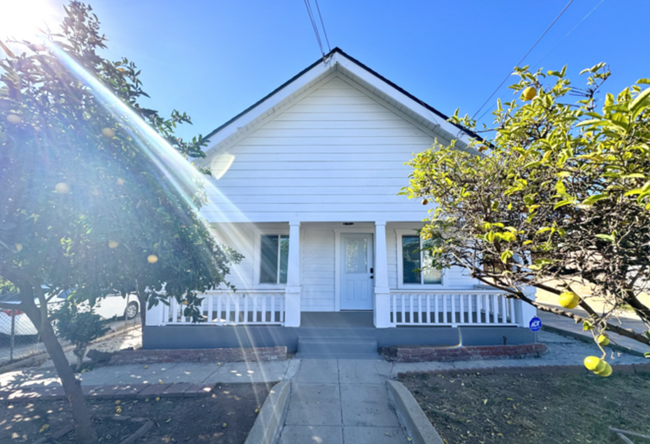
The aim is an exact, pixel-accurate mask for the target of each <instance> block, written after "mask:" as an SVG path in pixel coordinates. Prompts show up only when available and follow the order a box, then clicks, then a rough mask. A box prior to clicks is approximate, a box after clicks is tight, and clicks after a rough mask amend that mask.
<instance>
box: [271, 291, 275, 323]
mask: <svg viewBox="0 0 650 444" xmlns="http://www.w3.org/2000/svg"><path fill="white" fill-rule="evenodd" d="M271 322H275V294H271Z"/></svg>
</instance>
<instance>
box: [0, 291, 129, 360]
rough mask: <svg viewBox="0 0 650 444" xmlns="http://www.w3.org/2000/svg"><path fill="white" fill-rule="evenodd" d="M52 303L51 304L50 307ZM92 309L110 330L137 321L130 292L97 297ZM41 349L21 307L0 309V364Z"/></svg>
mask: <svg viewBox="0 0 650 444" xmlns="http://www.w3.org/2000/svg"><path fill="white" fill-rule="evenodd" d="M55 305H56V304H52V310H54V309H55V308H54V307H55ZM134 307H136V308H134ZM48 309H49V307H48ZM93 311H94V312H95V313H97V314H98V315H100V316H101V317H102V318H104V319H106V320H107V321H110V327H111V329H113V330H115V329H118V328H121V327H125V326H129V325H136V324H138V323H139V322H140V316H139V306H138V305H137V298H136V297H135V296H132V295H130V296H129V297H127V298H126V299H124V298H122V296H119V295H115V296H114V295H110V296H107V297H106V298H102V299H99V300H98V301H97V303H96V304H95V306H94V307H93ZM42 352H45V346H44V345H43V343H42V342H41V341H40V337H39V336H38V331H37V330H36V328H35V327H34V324H32V322H31V321H30V320H29V318H28V317H27V315H26V314H25V313H23V312H22V311H20V310H10V309H2V310H0V365H4V364H7V363H9V362H12V361H16V360H19V359H24V358H27V357H29V356H32V355H35V354H38V353H42Z"/></svg>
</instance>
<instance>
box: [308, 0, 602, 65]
mask: <svg viewBox="0 0 650 444" xmlns="http://www.w3.org/2000/svg"><path fill="white" fill-rule="evenodd" d="M603 1H604V0H603ZM314 2H315V3H316V10H317V11H318V17H320V25H321V27H322V28H323V35H325V42H327V50H328V52H331V51H332V47H331V46H330V39H328V38H327V31H326V30H325V23H324V22H323V14H321V13H320V6H318V0H314Z"/></svg>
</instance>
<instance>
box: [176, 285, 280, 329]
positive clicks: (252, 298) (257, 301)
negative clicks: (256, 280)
mask: <svg viewBox="0 0 650 444" xmlns="http://www.w3.org/2000/svg"><path fill="white" fill-rule="evenodd" d="M201 296H202V297H204V299H203V302H202V304H201V313H202V315H203V321H204V322H201V323H196V324H193V325H255V324H259V325H262V324H264V325H284V319H285V311H286V307H285V297H284V291H277V290H254V291H243V290H240V291H236V292H233V291H227V290H212V291H208V292H207V293H204V294H203V295H201ZM184 308H185V306H184V305H182V304H179V303H178V302H177V301H176V299H174V298H172V299H171V301H170V304H169V306H166V305H163V323H164V324H167V325H174V324H192V319H191V318H188V317H185V316H183V310H184Z"/></svg>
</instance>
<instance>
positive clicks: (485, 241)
mask: <svg viewBox="0 0 650 444" xmlns="http://www.w3.org/2000/svg"><path fill="white" fill-rule="evenodd" d="M516 73H517V74H518V75H519V77H520V81H519V82H518V83H517V84H515V85H512V86H511V88H513V89H514V91H515V94H516V96H515V98H514V99H513V100H511V101H509V102H506V103H502V102H501V101H499V102H498V107H497V110H496V111H495V112H494V116H495V119H494V126H493V127H484V128H483V129H482V130H481V131H484V132H488V133H490V134H493V137H492V138H491V139H489V140H480V139H478V138H477V139H475V140H473V141H472V142H471V143H470V144H469V146H468V147H463V149H459V148H458V146H456V144H455V143H453V142H452V144H451V145H442V144H440V143H438V142H436V143H435V145H434V146H433V147H432V148H431V149H429V150H427V151H424V152H422V153H419V154H417V155H415V156H414V158H413V160H412V161H411V162H410V166H411V167H413V172H412V174H411V176H410V186H409V187H407V188H406V189H404V190H403V194H407V195H408V196H409V197H410V198H418V199H422V202H423V203H428V202H431V204H432V209H431V211H430V213H429V218H428V223H427V225H426V227H425V228H424V229H423V230H422V235H423V236H424V237H426V238H430V239H431V242H430V245H431V247H429V248H430V250H431V253H432V254H433V257H434V266H436V267H440V268H444V267H450V266H460V267H464V268H467V269H468V270H469V271H470V273H471V275H472V277H474V278H476V279H478V280H480V281H481V282H483V283H485V284H488V285H491V286H494V287H496V288H499V289H501V290H503V291H505V292H508V293H509V294H510V295H511V297H513V298H517V299H520V300H522V301H524V302H527V303H530V304H533V305H535V306H536V307H537V308H538V309H540V310H544V311H549V312H553V313H557V314H560V315H564V316H568V317H571V318H573V319H575V320H576V322H582V323H583V324H584V328H585V330H591V331H592V332H593V334H594V340H595V341H596V342H597V343H598V344H599V345H606V344H607V343H609V338H607V335H606V332H607V331H609V332H615V333H618V334H620V335H623V336H626V337H628V338H631V339H634V340H636V341H639V342H641V343H643V344H645V345H649V344H650V334H649V333H648V332H645V333H639V332H635V331H632V330H629V329H626V328H623V327H621V326H619V325H614V324H613V323H611V322H609V319H610V317H611V316H613V313H614V311H615V309H617V308H621V307H623V306H625V307H626V308H628V309H631V310H633V311H634V313H635V314H636V315H637V316H638V318H639V319H641V320H642V321H643V322H644V324H645V326H646V328H647V327H648V326H650V308H649V307H647V306H646V305H645V304H644V303H643V302H642V301H641V300H640V299H639V296H640V295H641V294H642V293H643V291H645V289H646V287H647V285H648V284H649V283H650V88H648V85H649V84H650V80H649V79H640V80H639V81H638V82H637V83H636V84H634V85H631V86H630V87H629V88H626V89H624V90H623V91H621V92H620V93H619V94H617V95H613V94H606V95H604V100H602V98H600V93H599V90H600V89H601V87H602V85H603V83H604V82H605V81H606V79H607V78H608V76H609V75H610V73H609V70H608V69H607V67H606V65H604V64H598V65H596V66H594V67H592V68H590V69H587V70H584V71H583V73H582V74H584V75H586V85H585V86H584V87H583V88H582V89H578V88H574V87H573V86H572V84H571V82H570V81H569V79H568V78H567V76H566V67H565V68H564V69H562V70H561V71H548V72H543V71H542V70H539V71H537V72H530V71H529V70H528V69H527V68H526V67H525V68H520V69H517V70H516ZM569 93H573V94H571V95H570V94H569ZM575 94H579V96H578V99H574V98H573V97H572V96H574V95H575ZM572 99H573V100H572ZM450 120H451V121H453V122H455V123H458V124H462V125H465V126H467V127H469V128H471V129H473V130H475V131H477V132H481V131H479V130H477V129H476V122H475V121H473V120H472V119H470V118H468V117H467V116H465V117H460V116H459V113H458V111H456V114H455V115H454V116H453V117H452V118H451V119H450ZM576 284H586V286H587V288H589V289H591V293H590V294H587V295H582V296H581V297H579V296H578V295H577V294H576V292H575V288H574V287H575V286H576ZM526 287H536V288H538V289H542V290H545V291H548V292H551V293H553V294H556V295H557V296H558V302H559V305H560V306H561V307H562V308H555V307H552V306H546V305H543V304H540V303H539V302H536V301H534V300H531V299H529V298H528V297H527V296H526V294H525V292H524V289H525V288H526ZM591 298H599V300H604V301H605V302H604V308H603V309H602V310H600V309H599V310H595V309H594V308H593V307H592V305H593V304H591V303H590V301H591ZM575 307H580V308H582V309H584V310H585V311H586V312H587V317H583V316H580V315H578V314H576V313H573V312H571V311H569V309H572V308H575ZM603 356H604V352H603ZM599 370H603V369H602V368H600V369H599ZM602 373H603V374H607V373H608V371H606V369H605V370H603V372H602Z"/></svg>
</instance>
